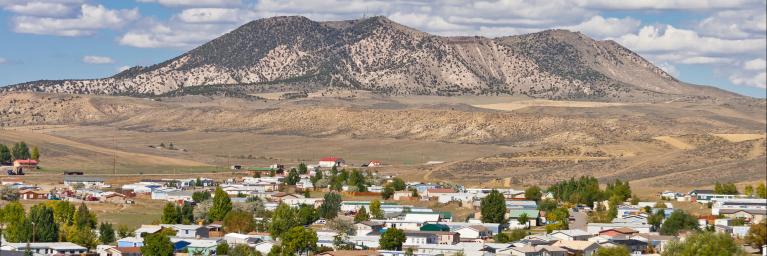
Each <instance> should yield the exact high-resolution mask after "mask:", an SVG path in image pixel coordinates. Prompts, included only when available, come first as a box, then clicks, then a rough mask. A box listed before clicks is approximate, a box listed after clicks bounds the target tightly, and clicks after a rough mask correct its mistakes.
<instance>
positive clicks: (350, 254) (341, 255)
mask: <svg viewBox="0 0 767 256" xmlns="http://www.w3.org/2000/svg"><path fill="white" fill-rule="evenodd" d="M315 256H378V252H377V251H374V250H337V251H327V252H323V253H318V254H315Z"/></svg>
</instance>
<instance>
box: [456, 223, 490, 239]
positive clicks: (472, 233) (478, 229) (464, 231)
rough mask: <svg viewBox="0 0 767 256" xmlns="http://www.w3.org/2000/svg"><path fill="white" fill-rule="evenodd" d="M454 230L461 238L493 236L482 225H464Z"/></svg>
mask: <svg viewBox="0 0 767 256" xmlns="http://www.w3.org/2000/svg"><path fill="white" fill-rule="evenodd" d="M455 232H458V234H460V235H461V240H465V239H466V240H468V239H486V238H489V237H492V236H493V233H492V232H490V230H489V229H488V228H487V227H485V226H482V225H472V226H466V227H463V228H459V229H457V230H455Z"/></svg>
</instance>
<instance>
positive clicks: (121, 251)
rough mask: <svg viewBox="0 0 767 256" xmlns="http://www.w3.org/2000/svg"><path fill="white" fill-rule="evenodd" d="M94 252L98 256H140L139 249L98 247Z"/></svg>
mask: <svg viewBox="0 0 767 256" xmlns="http://www.w3.org/2000/svg"><path fill="white" fill-rule="evenodd" d="M96 252H97V253H98V254H99V256H141V255H142V254H141V247H116V246H109V245H98V246H97V247H96Z"/></svg>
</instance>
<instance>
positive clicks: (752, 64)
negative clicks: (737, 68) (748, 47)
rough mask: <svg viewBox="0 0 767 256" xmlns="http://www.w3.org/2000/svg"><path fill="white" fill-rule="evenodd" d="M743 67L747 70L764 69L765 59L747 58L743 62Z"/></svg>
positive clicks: (766, 64) (766, 61)
mask: <svg viewBox="0 0 767 256" xmlns="http://www.w3.org/2000/svg"><path fill="white" fill-rule="evenodd" d="M743 68H745V69H747V70H764V69H765V68H767V60H765V59H762V58H757V59H753V60H749V61H746V63H743Z"/></svg>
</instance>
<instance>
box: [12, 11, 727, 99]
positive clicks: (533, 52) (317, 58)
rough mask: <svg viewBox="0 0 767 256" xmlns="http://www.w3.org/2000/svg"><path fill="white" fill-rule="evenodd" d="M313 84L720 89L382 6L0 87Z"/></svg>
mask: <svg viewBox="0 0 767 256" xmlns="http://www.w3.org/2000/svg"><path fill="white" fill-rule="evenodd" d="M187 87H195V88H202V89H197V90H185V89H186V88H187ZM323 87H344V88H351V89H359V90H369V91H373V92H376V93H381V94H427V95H462V94H473V95H488V94H493V95H497V94H505V95H526V96H530V97H537V98H549V99H592V100H604V101H640V102H645V101H658V100H664V99H672V98H673V99H676V98H680V97H681V98H704V99H709V98H716V97H732V95H731V94H728V93H723V92H722V91H719V90H716V89H711V88H707V87H692V86H689V85H686V84H683V83H680V82H679V81H676V80H675V79H673V78H672V77H670V76H669V75H668V74H666V73H665V72H663V71H662V70H660V69H659V68H658V67H656V66H654V65H652V63H650V62H648V61H646V60H644V59H643V58H642V57H641V56H639V55H637V54H636V53H633V52H631V51H630V50H628V49H626V48H624V47H622V46H620V45H617V43H614V42H609V41H596V40H594V39H592V38H589V37H588V36H586V35H584V34H582V33H580V32H572V31H568V30H563V29H552V30H546V31H541V32H538V33H532V34H526V35H518V36H508V37H499V38H494V39H489V38H484V37H440V36H435V35H430V34H428V33H425V32H421V31H418V30H416V29H413V28H410V27H407V26H404V25H401V24H399V23H396V22H394V21H392V20H389V19H388V18H386V17H384V16H374V17H370V18H364V19H357V20H346V21H323V22H316V21H312V20H310V19H308V18H306V17H302V16H278V17H271V18H264V19H259V20H254V21H252V22H249V23H247V24H245V25H242V26H241V27H239V28H237V29H235V30H232V31H231V32H229V33H227V34H225V35H222V36H221V37H218V38H216V39H213V40H211V41H210V42H208V43H205V44H203V45H201V46H199V47H197V48H195V49H193V50H191V51H189V52H187V53H184V54H183V55H180V56H178V57H176V58H174V59H171V60H168V61H166V62H163V63H160V64H156V65H153V66H151V67H147V68H143V67H137V68H132V69H129V70H126V71H124V72H121V73H119V74H117V75H115V76H112V77H109V78H104V79H92V80H59V81H43V82H29V83H24V84H18V85H13V86H9V87H6V88H3V89H2V90H4V91H45V92H66V93H89V94H122V95H126V94H127V95H161V94H169V93H170V94H174V95H177V94H179V93H180V94H183V93H187V92H189V91H196V92H210V91H215V90H219V89H222V88H240V89H238V91H240V92H246V91H256V92H260V91H269V90H292V91H296V90H300V91H306V90H317V89H319V88H323ZM204 88H208V89H204ZM227 90H228V89H227ZM246 93H247V92H246Z"/></svg>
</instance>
